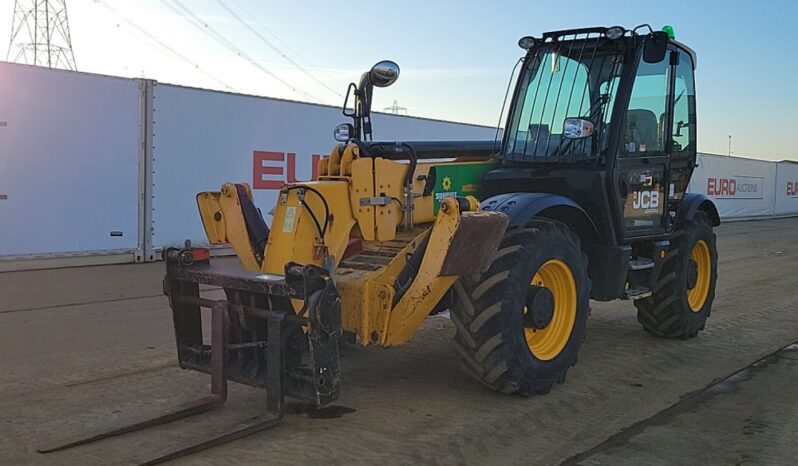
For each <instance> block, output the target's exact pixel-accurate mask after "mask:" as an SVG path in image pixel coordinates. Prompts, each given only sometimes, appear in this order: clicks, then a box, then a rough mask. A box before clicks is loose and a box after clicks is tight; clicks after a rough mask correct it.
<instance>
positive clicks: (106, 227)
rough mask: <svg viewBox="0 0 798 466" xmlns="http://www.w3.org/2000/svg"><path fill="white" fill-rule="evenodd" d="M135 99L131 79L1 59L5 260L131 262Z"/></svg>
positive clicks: (0, 205) (0, 241) (0, 191)
mask: <svg viewBox="0 0 798 466" xmlns="http://www.w3.org/2000/svg"><path fill="white" fill-rule="evenodd" d="M139 96H140V92H139V83H138V82H137V81H136V80H131V79H121V78H113V77H108V76H98V75H89V74H85V73H75V72H69V71H62V70H51V69H47V68H40V67H33V66H26V65H18V64H11V63H3V62H0V260H1V261H3V262H4V263H5V264H9V263H10V262H8V261H11V260H12V259H15V258H20V257H25V258H29V257H39V258H53V257H64V256H74V255H86V254H94V255H98V254H99V255H114V254H116V255H118V254H123V255H124V257H123V258H120V259H119V260H127V261H132V260H134V259H135V257H134V254H135V253H136V249H137V246H138V237H139V235H138V233H139V231H138V230H139V222H138V198H139V197H138V192H139V171H138V162H139V144H138V142H139V121H140V118H141V115H140V113H139V102H140V99H139ZM8 268H15V267H8V266H3V264H0V270H2V269H8Z"/></svg>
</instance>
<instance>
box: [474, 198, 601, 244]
mask: <svg viewBox="0 0 798 466" xmlns="http://www.w3.org/2000/svg"><path fill="white" fill-rule="evenodd" d="M553 207H567V208H569V210H570V211H571V212H574V213H576V216H577V219H575V220H576V222H569V221H567V219H559V218H556V217H553V218H554V219H556V220H562V221H565V222H566V223H569V224H570V223H578V224H577V225H570V226H571V228H577V229H580V230H582V229H584V230H588V231H589V232H590V233H592V234H597V231H598V230H597V229H596V226H595V225H594V224H593V221H592V220H591V219H590V216H588V215H587V212H585V210H584V209H583V208H582V207H581V206H580V205H579V204H577V203H576V202H575V201H574V200H572V199H569V198H567V197H565V196H561V195H559V194H550V193H506V194H499V195H498V196H493V197H490V198H488V199H485V200H484V201H482V202H481V203H480V208H481V210H488V211H494V212H501V213H503V214H506V215H507V216H508V217H510V223H509V225H508V226H509V228H516V227H522V226H524V225H525V224H526V223H527V222H528V221H530V220H531V219H532V217H535V216H537V215H538V214H540V213H541V212H543V211H545V210H547V209H551V208H553ZM571 209H573V210H571ZM590 230H592V231H590ZM588 231H585V232H584V233H587V232H588ZM578 233H582V232H578ZM580 236H581V235H580Z"/></svg>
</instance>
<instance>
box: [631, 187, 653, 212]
mask: <svg viewBox="0 0 798 466" xmlns="http://www.w3.org/2000/svg"><path fill="white" fill-rule="evenodd" d="M632 207H633V208H635V209H656V208H659V191H635V192H634V196H633V198H632Z"/></svg>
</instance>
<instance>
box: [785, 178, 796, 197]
mask: <svg viewBox="0 0 798 466" xmlns="http://www.w3.org/2000/svg"><path fill="white" fill-rule="evenodd" d="M787 195H788V196H790V197H798V181H788V182H787Z"/></svg>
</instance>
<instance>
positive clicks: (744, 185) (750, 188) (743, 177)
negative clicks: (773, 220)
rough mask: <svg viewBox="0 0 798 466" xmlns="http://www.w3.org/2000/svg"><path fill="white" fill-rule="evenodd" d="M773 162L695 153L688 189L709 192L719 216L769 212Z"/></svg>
mask: <svg viewBox="0 0 798 466" xmlns="http://www.w3.org/2000/svg"><path fill="white" fill-rule="evenodd" d="M775 179H776V163H775V162H767V161H764V160H754V159H746V158H742V157H727V156H722V155H713V154H699V156H698V167H696V169H695V172H694V173H693V178H692V179H691V180H690V186H689V187H688V190H689V191H690V192H694V193H702V194H706V195H707V196H709V197H710V198H711V199H712V200H713V201H715V204H716V205H717V206H718V212H719V213H720V216H721V218H742V217H759V216H766V215H773V213H774V205H773V204H774V196H775V185H774V181H775Z"/></svg>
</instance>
